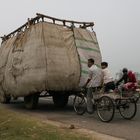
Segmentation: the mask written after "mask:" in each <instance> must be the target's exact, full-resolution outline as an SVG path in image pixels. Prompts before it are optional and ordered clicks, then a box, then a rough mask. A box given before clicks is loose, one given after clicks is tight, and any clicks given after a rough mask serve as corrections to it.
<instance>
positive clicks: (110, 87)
mask: <svg viewBox="0 0 140 140" xmlns="http://www.w3.org/2000/svg"><path fill="white" fill-rule="evenodd" d="M114 89H115V83H114V81H112V82H108V83H106V84H104V91H105V92H109V90H114Z"/></svg>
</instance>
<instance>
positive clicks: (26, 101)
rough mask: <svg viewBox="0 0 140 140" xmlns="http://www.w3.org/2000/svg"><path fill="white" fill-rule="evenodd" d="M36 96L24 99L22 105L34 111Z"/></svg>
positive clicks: (36, 102)
mask: <svg viewBox="0 0 140 140" xmlns="http://www.w3.org/2000/svg"><path fill="white" fill-rule="evenodd" d="M38 99H39V95H38V94H32V95H28V96H25V97H24V104H25V107H26V108H27V109H35V108H36V107H37V105H38Z"/></svg>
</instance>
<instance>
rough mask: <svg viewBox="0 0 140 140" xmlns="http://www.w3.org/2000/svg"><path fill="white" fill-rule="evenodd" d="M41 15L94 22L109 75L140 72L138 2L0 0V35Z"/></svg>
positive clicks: (139, 12) (139, 7) (110, 0)
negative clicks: (129, 70)
mask: <svg viewBox="0 0 140 140" xmlns="http://www.w3.org/2000/svg"><path fill="white" fill-rule="evenodd" d="M37 12H38V13H43V14H46V15H49V16H54V17H58V18H62V19H72V20H80V21H94V22H95V26H94V31H95V32H96V34H97V38H98V42H99V45H100V49H101V53H102V57H103V61H107V62H109V67H110V70H111V71H112V72H113V73H116V72H117V71H119V70H120V69H121V68H122V67H128V68H129V69H131V70H134V71H137V72H140V62H139V60H140V0H0V21H1V22H0V36H3V35H4V34H8V33H10V32H11V31H13V30H15V29H16V28H18V27H19V26H21V25H22V24H24V23H25V22H26V20H27V18H28V17H29V18H31V17H34V16H35V14H36V13H37Z"/></svg>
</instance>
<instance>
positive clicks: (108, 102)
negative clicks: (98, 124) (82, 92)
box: [97, 96, 115, 122]
mask: <svg viewBox="0 0 140 140" xmlns="http://www.w3.org/2000/svg"><path fill="white" fill-rule="evenodd" d="M114 113H115V107H114V103H113V101H112V99H111V98H110V97H108V96H102V97H101V98H99V100H98V102H97V114H98V116H99V118H100V119H101V121H103V122H110V121H111V120H112V119H113V117H114Z"/></svg>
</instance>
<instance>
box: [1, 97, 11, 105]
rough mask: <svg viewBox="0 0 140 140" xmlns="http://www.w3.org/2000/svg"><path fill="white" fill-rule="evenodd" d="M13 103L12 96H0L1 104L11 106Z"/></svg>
mask: <svg viewBox="0 0 140 140" xmlns="http://www.w3.org/2000/svg"><path fill="white" fill-rule="evenodd" d="M10 101H11V96H6V95H0V103H3V104H9V103H10Z"/></svg>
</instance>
